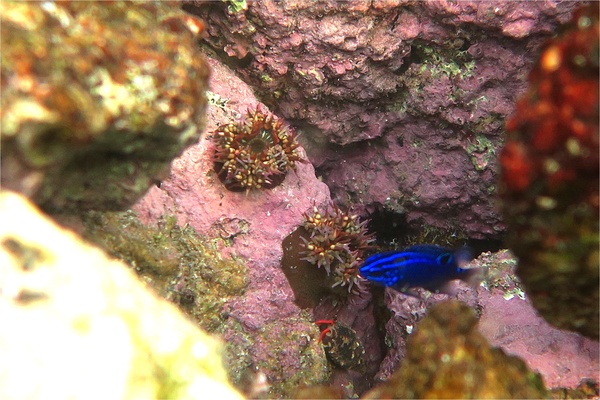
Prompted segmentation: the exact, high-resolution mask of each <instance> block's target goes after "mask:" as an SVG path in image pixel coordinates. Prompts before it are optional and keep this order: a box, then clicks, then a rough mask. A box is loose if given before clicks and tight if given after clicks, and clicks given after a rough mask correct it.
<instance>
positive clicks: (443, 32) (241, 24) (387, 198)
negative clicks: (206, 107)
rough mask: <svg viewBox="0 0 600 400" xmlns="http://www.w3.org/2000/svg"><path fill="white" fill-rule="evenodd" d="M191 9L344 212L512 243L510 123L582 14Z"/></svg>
mask: <svg viewBox="0 0 600 400" xmlns="http://www.w3.org/2000/svg"><path fill="white" fill-rule="evenodd" d="M246 5H247V7H246V8H244V9H238V10H233V9H232V7H228V5H227V4H226V3H223V2H209V3H207V2H203V1H193V0H188V1H186V2H184V5H183V8H184V10H186V11H188V12H190V13H193V14H196V15H199V16H201V17H202V18H204V19H205V20H206V21H207V26H208V28H207V34H208V35H207V38H206V43H207V44H208V45H210V46H211V47H212V48H213V49H214V50H215V51H216V53H217V54H218V55H219V57H220V58H221V59H222V60H223V61H224V62H226V63H228V64H230V65H233V66H235V68H236V70H237V71H238V72H239V74H240V75H241V76H242V77H243V79H244V80H246V81H247V82H249V83H250V84H251V85H252V86H253V87H255V88H256V92H257V93H258V94H259V97H260V98H261V100H262V101H264V102H265V103H266V104H268V105H269V106H270V107H271V108H272V109H274V110H276V111H277V112H278V113H279V114H280V115H282V116H283V117H285V118H286V120H288V121H290V122H291V123H292V124H293V125H294V126H295V127H296V128H297V129H298V131H299V133H301V135H300V140H301V142H302V144H303V146H304V147H305V148H306V150H307V153H308V155H309V158H310V160H311V161H312V162H313V163H314V164H315V166H316V168H317V171H318V173H319V175H321V176H322V177H323V181H324V182H325V183H327V185H328V186H329V187H330V189H331V191H332V197H333V198H334V200H335V201H336V203H337V204H338V205H340V206H344V207H349V206H351V205H354V206H357V205H358V206H357V207H360V208H356V211H357V212H358V213H360V214H364V212H365V211H366V212H370V211H373V209H374V208H380V207H383V208H384V209H385V210H386V211H388V212H390V213H393V214H401V215H405V216H406V221H407V224H408V225H409V226H410V227H413V228H416V227H419V226H422V225H432V226H437V227H441V228H448V227H458V226H460V227H462V228H463V229H464V230H465V232H466V233H467V235H468V236H469V237H475V238H498V237H499V236H500V235H501V234H502V233H503V232H504V226H503V225H502V223H501V218H500V216H499V215H498V212H497V210H496V209H495V207H494V204H493V201H492V198H493V196H494V194H495V191H496V186H497V179H496V178H497V176H496V171H497V161H496V158H497V153H498V151H499V147H500V145H501V142H502V139H503V133H504V119H505V118H506V117H507V116H508V115H509V114H510V113H511V112H512V111H513V110H514V100H515V98H516V96H518V94H519V93H522V92H523V90H524V89H525V78H526V75H525V72H526V71H527V70H528V69H529V67H530V66H531V65H532V63H533V61H534V58H535V55H536V52H537V50H538V49H539V48H540V45H541V44H542V42H543V40H544V39H545V38H547V37H550V36H551V35H552V33H553V32H554V31H555V30H556V28H557V27H558V26H559V24H560V23H564V22H566V21H567V20H568V19H569V17H570V13H571V11H572V10H573V9H574V8H575V7H576V6H577V4H576V3H574V2H554V1H550V2H524V1H523V2H512V1H498V2H481V1H459V2H449V1H417V2H400V1H373V2H366V1H363V0H352V1H334V0H324V1H319V2H318V3H315V2H314V1H312V0H299V1H289V2H277V1H271V0H267V1H255V2H247V3H246Z"/></svg>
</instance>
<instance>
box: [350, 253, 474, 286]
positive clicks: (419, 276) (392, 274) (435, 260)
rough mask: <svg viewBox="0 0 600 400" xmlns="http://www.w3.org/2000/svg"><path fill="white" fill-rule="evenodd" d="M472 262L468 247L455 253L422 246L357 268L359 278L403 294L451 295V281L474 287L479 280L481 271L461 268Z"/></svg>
mask: <svg viewBox="0 0 600 400" xmlns="http://www.w3.org/2000/svg"><path fill="white" fill-rule="evenodd" d="M472 259H473V256H472V254H471V251H470V250H469V249H468V248H467V247H462V248H460V249H458V250H456V251H455V250H452V249H449V248H446V247H442V246H436V245H431V244H421V245H416V246H411V247H408V248H406V249H404V250H400V251H388V252H385V253H379V254H374V255H372V256H370V257H368V258H367V259H366V260H365V262H364V263H363V265H362V266H361V267H360V274H361V275H362V276H363V277H364V278H366V279H368V280H369V281H371V282H375V283H378V284H380V285H383V286H389V287H392V288H394V289H396V290H398V291H400V292H403V293H406V294H411V295H416V293H415V292H414V291H410V289H412V288H414V287H422V288H425V289H427V290H429V291H430V292H442V293H448V294H453V293H454V291H453V290H452V287H451V285H450V281H452V280H454V279H461V280H463V281H465V282H467V283H469V284H471V285H473V284H475V283H478V281H480V280H481V269H480V268H471V269H465V268H463V267H464V266H465V265H466V264H467V263H469V261H471V260H472Z"/></svg>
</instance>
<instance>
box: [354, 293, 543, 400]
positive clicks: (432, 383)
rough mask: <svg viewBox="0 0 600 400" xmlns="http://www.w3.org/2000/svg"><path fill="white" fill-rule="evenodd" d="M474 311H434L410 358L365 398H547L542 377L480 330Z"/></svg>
mask: <svg viewBox="0 0 600 400" xmlns="http://www.w3.org/2000/svg"><path fill="white" fill-rule="evenodd" d="M476 325H477V318H476V317H475V313H474V312H473V310H472V309H471V308H470V307H469V306H467V305H466V304H464V303H461V302H458V301H456V300H450V301H446V302H443V303H440V304H437V305H435V306H433V307H431V308H430V309H429V310H428V312H427V316H426V317H425V318H424V319H423V320H422V321H421V322H420V323H419V324H418V326H417V330H416V331H415V333H413V334H412V335H410V336H409V338H408V343H407V354H406V358H405V359H404V360H403V361H402V364H401V365H400V368H399V369H398V370H397V371H396V372H395V373H394V374H393V375H392V376H391V378H390V379H388V380H387V381H385V382H384V383H382V384H380V385H378V386H376V387H375V388H374V389H372V390H371V391H369V392H368V393H367V394H366V395H364V396H363V398H365V399H436V398H437V399H439V398H454V399H464V398H475V399H486V398H487V399H493V398H505V399H508V398H524V399H527V398H545V397H546V394H547V391H546V389H545V387H544V384H543V381H542V379H541V377H540V375H539V374H537V373H535V372H532V371H530V370H529V369H528V368H527V366H526V365H525V363H524V362H523V361H522V360H520V359H518V358H516V357H512V356H508V355H506V354H505V353H504V352H503V351H502V350H500V349H496V348H492V347H491V346H490V344H489V343H488V342H487V340H486V339H485V338H484V337H483V336H482V335H481V333H479V331H478V330H477V327H476Z"/></svg>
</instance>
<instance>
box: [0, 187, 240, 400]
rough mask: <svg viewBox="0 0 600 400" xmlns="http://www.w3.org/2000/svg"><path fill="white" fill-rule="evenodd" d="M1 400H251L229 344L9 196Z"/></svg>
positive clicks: (1, 254) (0, 268) (0, 299)
mask: <svg viewBox="0 0 600 400" xmlns="http://www.w3.org/2000/svg"><path fill="white" fill-rule="evenodd" d="M0 219H2V225H1V226H0V277H2V279H0V313H1V314H2V316H3V318H5V322H6V323H4V324H3V326H2V330H1V332H0V350H1V352H2V360H1V361H0V397H2V398H7V399H17V398H19V399H25V398H27V399H47V398H63V399H64V398H72V399H123V398H189V399H202V398H207V397H209V398H227V399H242V398H243V397H242V395H241V394H240V393H238V392H237V391H235V390H234V389H233V388H232V387H231V386H230V384H229V383H228V381H227V374H226V372H225V369H224V368H223V363H222V359H221V351H222V344H221V343H220V342H218V341H217V340H215V339H214V338H211V337H210V336H209V335H207V334H206V333H205V332H203V331H201V330H199V329H198V328H197V327H196V326H194V325H193V324H192V323H190V321H189V320H188V319H187V318H185V317H184V316H183V315H182V314H181V313H180V312H178V310H177V309H176V308H175V307H173V306H172V305H170V304H169V303H167V302H165V301H164V300H159V299H157V298H156V297H155V296H154V295H153V294H151V293H150V292H149V291H148V290H147V289H146V288H144V286H143V284H141V283H140V282H139V280H138V279H137V277H136V276H135V275H134V274H133V273H132V272H130V271H129V270H128V269H127V267H126V266H125V265H124V264H122V263H120V262H118V261H115V260H114V259H111V258H109V257H108V256H106V255H105V254H104V253H102V252H101V251H100V250H99V249H97V248H94V247H92V246H90V245H89V244H86V243H84V242H83V241H82V240H81V239H79V238H77V237H76V236H75V235H74V234H73V233H72V232H70V231H66V230H64V229H61V228H59V227H58V226H57V225H56V224H54V223H53V222H51V221H49V220H48V219H47V218H46V217H44V216H42V215H41V213H40V212H39V211H38V210H36V209H35V208H34V207H33V206H32V205H31V203H30V202H28V201H27V200H26V199H25V198H24V197H22V196H20V195H17V194H14V193H12V192H8V191H4V192H3V193H2V194H0Z"/></svg>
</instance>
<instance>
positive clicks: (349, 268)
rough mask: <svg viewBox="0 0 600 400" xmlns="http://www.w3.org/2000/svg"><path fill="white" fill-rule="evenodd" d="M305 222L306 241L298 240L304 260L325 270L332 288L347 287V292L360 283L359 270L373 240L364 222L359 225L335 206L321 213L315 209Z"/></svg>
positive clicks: (357, 221) (351, 215)
mask: <svg viewBox="0 0 600 400" xmlns="http://www.w3.org/2000/svg"><path fill="white" fill-rule="evenodd" d="M304 219H305V221H304V229H305V230H306V232H307V234H308V238H305V237H301V239H302V241H303V242H304V245H303V247H304V249H305V250H303V251H302V255H303V256H304V258H303V260H306V261H308V262H310V263H312V264H314V265H316V266H317V267H319V268H321V267H322V268H324V269H325V271H326V272H327V275H328V276H330V275H331V276H332V277H333V279H334V283H333V287H335V286H338V285H340V286H346V285H347V286H348V291H349V292H350V291H351V290H352V288H353V287H354V286H355V285H358V284H359V283H360V281H361V280H362V278H361V277H360V275H359V274H358V268H359V267H360V265H361V263H362V262H363V260H364V253H365V251H366V250H369V249H371V248H372V245H371V243H373V242H374V240H375V239H374V238H373V235H371V234H368V233H367V228H366V224H367V221H362V222H361V221H360V220H359V218H358V216H357V215H353V214H350V213H349V212H343V211H342V210H341V209H340V208H338V207H337V206H335V205H334V204H330V205H329V206H328V207H327V209H326V210H325V212H323V213H321V212H320V211H319V210H318V208H317V207H314V209H313V212H312V213H311V214H304Z"/></svg>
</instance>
